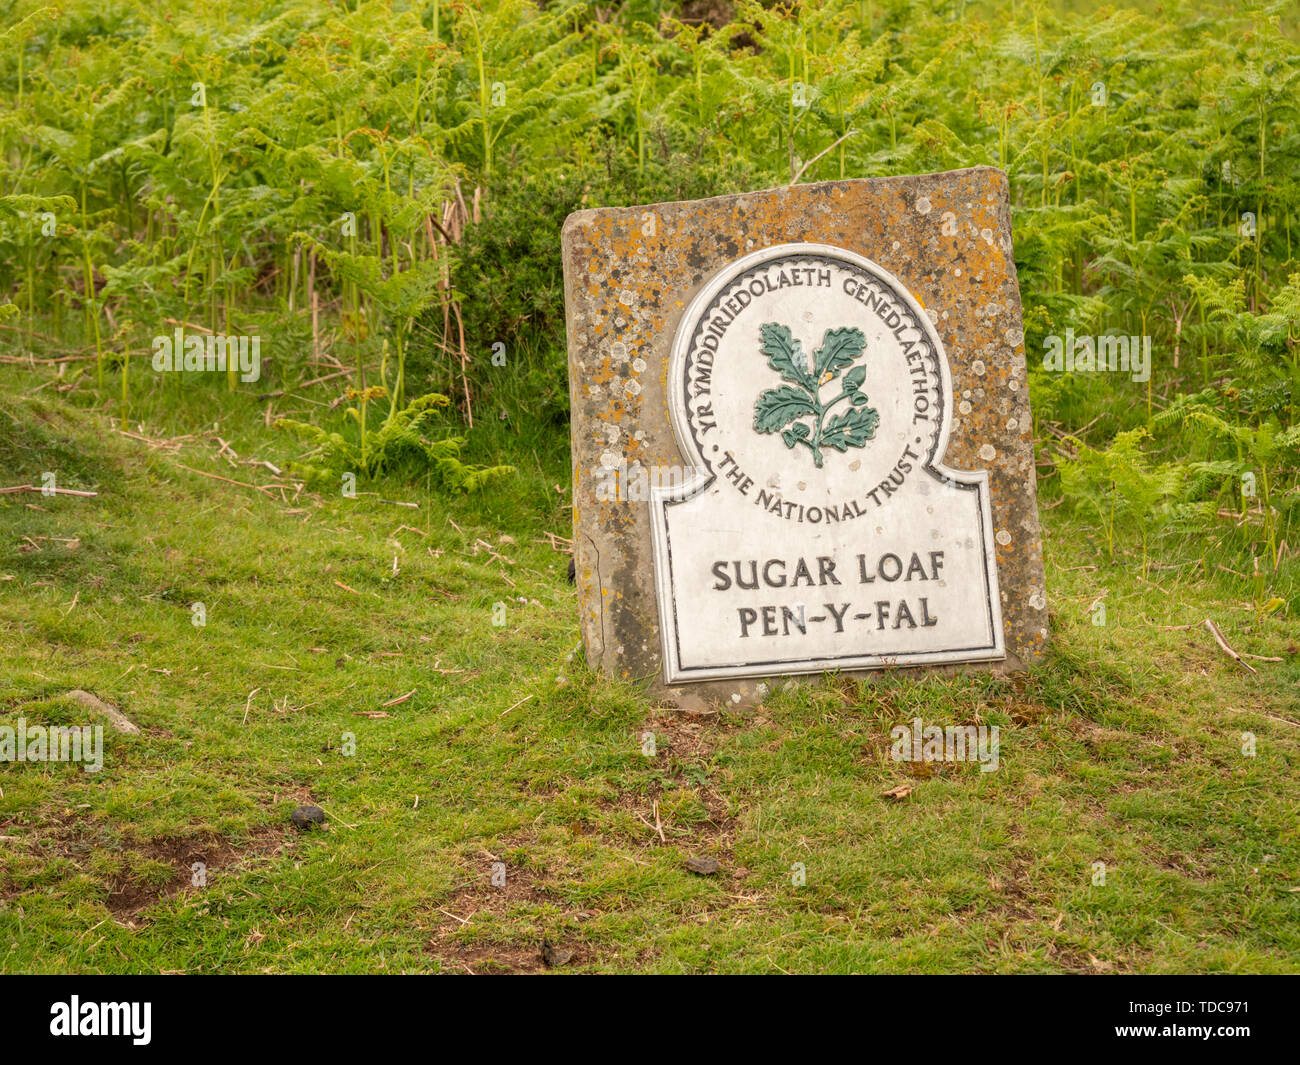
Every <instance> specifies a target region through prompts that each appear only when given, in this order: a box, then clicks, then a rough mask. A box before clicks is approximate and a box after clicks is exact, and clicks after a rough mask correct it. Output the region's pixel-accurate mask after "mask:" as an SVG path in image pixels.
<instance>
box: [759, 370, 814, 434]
mask: <svg viewBox="0 0 1300 1065" xmlns="http://www.w3.org/2000/svg"><path fill="white" fill-rule="evenodd" d="M815 413H816V408H815V407H814V406H813V402H812V399H811V397H810V396H809V395H808V393H807V392H805V391H804V390H803V389H801V388H795V387H794V386H793V385H781V387H780V388H769V389H768V390H767V391H766V392H764V393H763V394H762V395H761V396H759V397H758V403H757V404H756V405H755V406H754V428H755V429H757V430H758V431H759V432H760V433H774V432H776V431H777V430H778V429H780V428H781V427H782V426H784V425H786V424H787V423H789V422H792V421H794V419H795V418H802V417H803V416H804V415H805V414H815ZM805 428H806V426H805ZM790 446H791V447H793V446H794V445H793V444H791V445H790Z"/></svg>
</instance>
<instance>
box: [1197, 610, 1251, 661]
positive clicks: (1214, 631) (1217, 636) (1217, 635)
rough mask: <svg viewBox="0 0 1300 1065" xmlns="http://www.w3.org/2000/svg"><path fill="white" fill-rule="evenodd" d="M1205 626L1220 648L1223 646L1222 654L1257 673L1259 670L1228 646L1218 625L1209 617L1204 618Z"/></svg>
mask: <svg viewBox="0 0 1300 1065" xmlns="http://www.w3.org/2000/svg"><path fill="white" fill-rule="evenodd" d="M1205 627H1206V628H1207V629H1209V630H1210V635H1211V636H1213V637H1214V640H1215V642H1216V643H1217V644H1218V645H1219V646H1220V647H1221V648H1223V653H1224V654H1226V655H1227V656H1228V657H1229V658H1231V659H1232V660H1233V661H1234V662H1236V663H1237V664H1238V665H1239V666H1242V667H1243V668H1245V669H1248V670H1250V672H1252V673H1254V674H1256V675H1258V674H1259V670H1258V669H1256V668H1255V667H1254V666H1252V665H1251V664H1250V663H1249V662H1247V661H1246V660H1245V659H1243V658H1242V657H1241V655H1239V654H1237V652H1236V651H1234V650H1233V649H1232V648H1231V647H1229V646H1228V641H1227V640H1225V639H1224V638H1223V633H1222V632H1221V631H1220V630H1219V626H1218V625H1216V624H1215V623H1214V622H1213V621H1211V620H1210V619H1209V618H1206V619H1205Z"/></svg>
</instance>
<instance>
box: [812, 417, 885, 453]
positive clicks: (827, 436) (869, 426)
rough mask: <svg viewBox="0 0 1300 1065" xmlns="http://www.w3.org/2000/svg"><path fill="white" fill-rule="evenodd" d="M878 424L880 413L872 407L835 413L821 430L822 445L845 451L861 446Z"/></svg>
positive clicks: (873, 433)
mask: <svg viewBox="0 0 1300 1065" xmlns="http://www.w3.org/2000/svg"><path fill="white" fill-rule="evenodd" d="M879 424H880V415H879V414H878V413H877V412H876V410H875V409H874V408H871V407H868V408H867V409H866V410H863V409H862V408H861V407H855V408H854V409H853V410H849V411H845V412H844V413H843V414H837V415H835V417H834V418H832V419H831V420H830V424H829V425H827V426H826V429H825V430H824V431H823V432H822V440H821V442H822V445H823V446H824V447H833V448H834V449H835V450H836V451H847V450H848V449H849V448H851V447H862V446H864V445H865V444H866V442H867V441H868V440H870V439H871V438H872V437H873V436H875V434H876V426H877V425H879Z"/></svg>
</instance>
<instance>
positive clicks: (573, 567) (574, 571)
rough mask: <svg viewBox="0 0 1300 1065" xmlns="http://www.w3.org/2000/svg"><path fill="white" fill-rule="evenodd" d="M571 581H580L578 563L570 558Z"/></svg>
mask: <svg viewBox="0 0 1300 1065" xmlns="http://www.w3.org/2000/svg"><path fill="white" fill-rule="evenodd" d="M569 583H570V584H577V583H578V563H577V562H575V561H574V560H573V559H569Z"/></svg>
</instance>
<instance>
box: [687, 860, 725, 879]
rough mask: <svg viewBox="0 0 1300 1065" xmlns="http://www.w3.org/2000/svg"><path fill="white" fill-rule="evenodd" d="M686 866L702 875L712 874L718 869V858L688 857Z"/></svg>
mask: <svg viewBox="0 0 1300 1065" xmlns="http://www.w3.org/2000/svg"><path fill="white" fill-rule="evenodd" d="M686 868H687V869H689V870H690V871H691V872H692V873H698V874H699V875H700V876H712V875H713V874H714V873H716V872H717V871H718V859H717V858H687V859H686Z"/></svg>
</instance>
